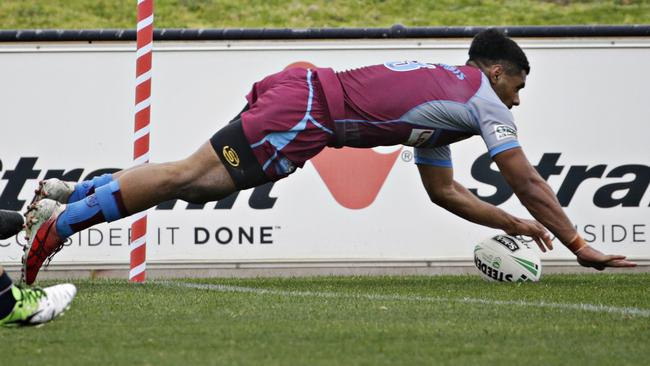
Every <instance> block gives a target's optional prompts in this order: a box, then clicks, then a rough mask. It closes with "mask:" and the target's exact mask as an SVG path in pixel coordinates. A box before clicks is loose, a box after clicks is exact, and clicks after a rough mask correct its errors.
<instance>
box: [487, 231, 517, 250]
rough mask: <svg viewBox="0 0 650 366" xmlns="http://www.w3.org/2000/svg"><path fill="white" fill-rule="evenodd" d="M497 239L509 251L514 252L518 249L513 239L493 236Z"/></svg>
mask: <svg viewBox="0 0 650 366" xmlns="http://www.w3.org/2000/svg"><path fill="white" fill-rule="evenodd" d="M493 239H494V240H496V241H498V242H499V243H500V244H501V245H503V246H504V247H506V248H508V250H510V251H511V252H516V251H518V250H519V245H518V244H517V242H515V241H514V240H512V239H510V238H508V237H507V236H503V235H497V236H495V237H494V238H493Z"/></svg>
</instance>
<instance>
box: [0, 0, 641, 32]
mask: <svg viewBox="0 0 650 366" xmlns="http://www.w3.org/2000/svg"><path fill="white" fill-rule="evenodd" d="M135 4H136V1H135V0H49V1H25V0H2V1H0V29H21V28H22V29H24V28H68V29H80V28H81V29H88V28H133V27H135V8H136V5H135ZM155 12H156V23H155V26H156V27H158V28H250V27H257V28H259V27H271V28H296V27H299V28H302V27H387V26H391V25H393V24H395V23H402V24H404V25H407V26H453V25H552V24H647V23H650V1H649V0H581V1H571V0H516V1H515V0H509V1H508V0H437V1H422V0H399V1H398V0H359V1H343V0H313V1H297V0H241V1H233V0H155Z"/></svg>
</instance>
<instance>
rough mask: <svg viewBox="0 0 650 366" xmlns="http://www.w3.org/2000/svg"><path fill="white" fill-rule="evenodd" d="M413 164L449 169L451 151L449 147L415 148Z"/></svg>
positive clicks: (450, 165)
mask: <svg viewBox="0 0 650 366" xmlns="http://www.w3.org/2000/svg"><path fill="white" fill-rule="evenodd" d="M415 164H424V165H431V166H438V167H443V168H451V167H452V164H451V149H450V148H449V145H444V146H440V147H432V148H422V147H416V148H415Z"/></svg>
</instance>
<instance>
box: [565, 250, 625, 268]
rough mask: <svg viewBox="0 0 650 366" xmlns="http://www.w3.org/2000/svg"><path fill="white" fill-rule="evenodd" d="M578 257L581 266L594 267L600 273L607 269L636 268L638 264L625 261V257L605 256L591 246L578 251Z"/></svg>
mask: <svg viewBox="0 0 650 366" xmlns="http://www.w3.org/2000/svg"><path fill="white" fill-rule="evenodd" d="M576 257H577V258H576V259H577V260H578V263H580V265H581V266H583V267H592V268H595V269H597V270H599V271H602V270H604V269H605V268H607V267H636V263H634V262H632V261H628V260H625V256H624V255H608V254H603V253H601V252H600V251H598V250H596V249H594V248H592V247H591V246H589V245H585V246H584V247H582V248H580V249H578V251H577V252H576Z"/></svg>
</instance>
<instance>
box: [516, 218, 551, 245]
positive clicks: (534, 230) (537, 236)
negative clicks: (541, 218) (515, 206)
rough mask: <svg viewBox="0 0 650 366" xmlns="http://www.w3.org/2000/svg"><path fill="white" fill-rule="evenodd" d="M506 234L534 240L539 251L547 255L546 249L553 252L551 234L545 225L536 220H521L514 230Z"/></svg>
mask: <svg viewBox="0 0 650 366" xmlns="http://www.w3.org/2000/svg"><path fill="white" fill-rule="evenodd" d="M505 232H506V233H507V234H508V235H513V236H516V235H523V236H529V237H531V238H533V240H535V243H537V246H538V247H539V249H540V250H541V251H542V252H544V253H546V248H548V250H553V242H551V234H549V232H548V231H547V230H546V228H545V227H544V225H542V224H540V223H539V222H537V221H535V220H526V219H519V220H517V223H516V224H515V226H514V227H513V228H510V229H508V230H505Z"/></svg>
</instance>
